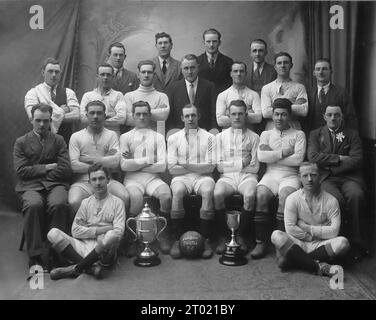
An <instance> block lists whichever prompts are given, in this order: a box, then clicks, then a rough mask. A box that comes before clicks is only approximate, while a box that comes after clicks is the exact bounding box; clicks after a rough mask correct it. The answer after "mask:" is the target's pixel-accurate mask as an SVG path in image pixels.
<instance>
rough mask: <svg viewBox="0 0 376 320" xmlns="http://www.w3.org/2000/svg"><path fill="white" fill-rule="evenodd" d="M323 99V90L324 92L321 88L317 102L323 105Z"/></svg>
mask: <svg viewBox="0 0 376 320" xmlns="http://www.w3.org/2000/svg"><path fill="white" fill-rule="evenodd" d="M324 99H325V90H324V88H321V90H320V92H319V101H320V103H323V102H324Z"/></svg>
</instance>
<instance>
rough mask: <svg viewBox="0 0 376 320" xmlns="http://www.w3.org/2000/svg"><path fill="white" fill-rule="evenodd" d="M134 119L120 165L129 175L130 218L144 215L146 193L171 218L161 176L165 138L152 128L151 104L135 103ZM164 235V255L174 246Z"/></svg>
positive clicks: (123, 143) (126, 182)
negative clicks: (155, 199)
mask: <svg viewBox="0 0 376 320" xmlns="http://www.w3.org/2000/svg"><path fill="white" fill-rule="evenodd" d="M132 116H133V121H134V124H135V128H134V129H132V130H131V131H128V132H127V133H124V134H123V135H122V136H121V137H120V151H121V154H122V158H121V161H120V164H121V169H122V170H123V171H124V172H126V174H125V177H124V185H125V187H126V189H127V191H128V193H129V195H130V202H131V203H130V215H131V216H136V215H137V214H139V213H140V212H141V210H142V208H143V200H144V199H143V196H144V195H145V194H146V195H148V196H153V197H155V198H157V199H158V200H159V202H160V210H159V215H160V216H163V217H165V218H166V219H169V216H170V214H169V212H170V210H171V190H170V188H169V186H168V185H167V184H166V183H165V182H164V181H162V179H161V178H160V176H159V174H160V173H162V172H164V171H165V170H166V143H165V139H164V137H163V136H162V135H161V134H160V133H157V132H155V131H154V130H152V129H151V128H150V121H151V110H150V105H149V103H148V102H146V101H138V102H135V103H134V104H133V107H132ZM168 225H169V223H168ZM165 233H166V231H164V232H162V233H161V237H160V239H159V240H160V242H159V244H160V247H161V250H162V252H163V253H169V252H170V247H171V246H170V243H169V241H168V238H167V237H166V236H165ZM133 243H134V242H133ZM128 249H129V250H127V252H126V255H129V256H132V255H133V254H135V253H136V252H135V250H134V249H135V246H134V245H133V246H129V247H128Z"/></svg>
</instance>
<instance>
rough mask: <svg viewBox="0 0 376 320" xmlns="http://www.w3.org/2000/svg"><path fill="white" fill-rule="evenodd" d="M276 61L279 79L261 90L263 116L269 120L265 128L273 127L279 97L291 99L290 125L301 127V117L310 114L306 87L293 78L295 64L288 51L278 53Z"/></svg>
mask: <svg viewBox="0 0 376 320" xmlns="http://www.w3.org/2000/svg"><path fill="white" fill-rule="evenodd" d="M274 62H275V65H274V68H275V70H276V71H277V79H276V80H274V81H272V82H270V83H268V84H266V85H265V86H263V88H262V90H261V110H262V116H263V117H264V118H265V119H268V120H269V121H268V122H267V124H266V127H265V130H269V129H271V128H273V121H272V116H273V102H274V100H275V99H277V98H286V99H289V100H290V101H291V104H292V105H291V119H290V126H291V127H292V128H294V129H301V124H300V122H299V117H306V116H307V114H308V96H307V92H306V89H305V87H304V85H302V84H300V83H297V82H294V81H292V80H291V78H290V70H291V68H292V66H293V64H292V57H291V56H290V55H289V54H288V53H287V52H279V53H277V54H276V55H275V57H274Z"/></svg>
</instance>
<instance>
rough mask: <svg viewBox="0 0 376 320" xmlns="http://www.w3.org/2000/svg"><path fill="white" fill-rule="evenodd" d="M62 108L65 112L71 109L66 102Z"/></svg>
mask: <svg viewBox="0 0 376 320" xmlns="http://www.w3.org/2000/svg"><path fill="white" fill-rule="evenodd" d="M60 108H61V109H63V110H64V112H65V113H69V112H70V111H71V110H70V108H69V107H68V106H67V105H66V104H62V105H61V106H60Z"/></svg>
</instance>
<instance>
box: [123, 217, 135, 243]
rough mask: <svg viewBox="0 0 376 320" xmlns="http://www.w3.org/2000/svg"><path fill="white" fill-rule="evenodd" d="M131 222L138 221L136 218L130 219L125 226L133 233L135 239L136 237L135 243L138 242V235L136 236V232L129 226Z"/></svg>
mask: <svg viewBox="0 0 376 320" xmlns="http://www.w3.org/2000/svg"><path fill="white" fill-rule="evenodd" d="M130 221H136V219H135V218H128V219H127V221H126V222H125V225H126V226H127V229H128V230H129V231H130V232H132V234H133V235H134V237H135V239H134V241H136V240H137V234H136V232H134V231H133V229H132V228H131V227H130V226H129V222H130Z"/></svg>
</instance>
